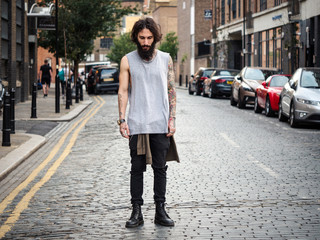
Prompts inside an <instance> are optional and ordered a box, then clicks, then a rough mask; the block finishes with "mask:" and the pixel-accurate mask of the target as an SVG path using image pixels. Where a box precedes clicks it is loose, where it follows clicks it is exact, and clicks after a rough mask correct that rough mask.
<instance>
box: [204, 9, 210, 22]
mask: <svg viewBox="0 0 320 240" xmlns="http://www.w3.org/2000/svg"><path fill="white" fill-rule="evenodd" d="M204 19H206V20H211V19H212V10H211V9H207V10H204Z"/></svg>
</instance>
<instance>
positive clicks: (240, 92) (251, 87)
mask: <svg viewBox="0 0 320 240" xmlns="http://www.w3.org/2000/svg"><path fill="white" fill-rule="evenodd" d="M277 73H279V71H278V70H277V69H275V68H258V67H244V68H243V69H242V70H241V72H240V73H239V74H238V75H237V76H235V77H234V81H233V83H232V89H231V96H230V104H231V105H232V106H235V105H237V104H238V107H239V108H245V107H246V104H251V105H253V104H254V99H255V92H256V89H257V87H258V86H260V85H261V84H262V82H263V81H265V79H266V77H268V76H270V75H274V74H277Z"/></svg>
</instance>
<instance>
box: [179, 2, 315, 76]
mask: <svg viewBox="0 0 320 240" xmlns="http://www.w3.org/2000/svg"><path fill="white" fill-rule="evenodd" d="M196 2H197V3H196V4H195V0H179V1H178V16H179V19H178V29H179V30H178V33H179V43H180V51H179V54H178V61H179V62H181V61H182V60H183V59H185V58H183V56H188V58H187V59H188V60H187V61H185V62H184V68H183V69H182V71H181V72H182V73H183V74H192V73H194V71H195V69H196V68H197V67H198V64H197V62H199V63H200V61H199V59H200V57H201V56H199V52H197V50H199V44H201V42H200V41H201V39H206V40H210V41H207V42H205V43H206V45H207V46H210V47H211V49H210V53H209V54H208V55H207V56H209V58H208V60H207V61H203V62H201V65H202V66H210V65H211V66H215V67H224V68H236V69H241V68H242V67H243V66H245V65H247V66H262V67H276V68H278V69H280V70H282V71H283V72H284V73H293V72H294V71H295V69H297V68H298V67H304V66H317V67H320V35H319V30H320V5H319V4H318V3H319V2H318V0H206V1H204V0H203V1H198V0H197V1H196ZM201 2H206V3H207V4H210V5H211V7H208V5H206V6H204V7H203V8H200V6H201ZM192 4H193V5H192ZM207 7H208V8H210V9H212V21H211V25H210V23H209V24H204V23H203V21H202V22H201V21H200V20H201V19H203V14H204V10H205V9H204V8H207ZM207 10H208V9H207ZM197 13H200V14H199V15H197ZM188 16H189V19H190V20H189V19H188ZM192 16H194V17H192ZM243 16H245V18H243ZM199 17H200V20H198V19H197V18H199ZM193 18H194V20H193ZM186 22H187V23H186ZM188 24H190V25H191V29H195V30H194V36H193V34H192V32H190V31H189V30H188V29H190V28H186V25H188ZM193 24H194V25H193ZM199 24H200V25H199ZM204 28H205V29H206V30H204ZM185 29H187V32H186V31H185ZM197 29H198V31H197ZM208 34H209V35H210V36H209V37H208ZM197 35H200V36H199V37H197ZM193 37H194V39H195V40H194V42H193V43H191V42H190V44H189V45H188V42H189V41H190V40H189V39H191V40H192V39H193ZM196 39H198V40H196ZM192 56H194V58H193V57H192ZM202 57H205V55H203V56H202ZM210 57H213V61H210V59H212V58H210ZM180 65H181V64H180Z"/></svg>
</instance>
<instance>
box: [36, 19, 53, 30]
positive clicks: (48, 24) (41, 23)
mask: <svg viewBox="0 0 320 240" xmlns="http://www.w3.org/2000/svg"><path fill="white" fill-rule="evenodd" d="M37 28H38V29H41V30H55V29H56V24H55V18H54V17H38V20H37Z"/></svg>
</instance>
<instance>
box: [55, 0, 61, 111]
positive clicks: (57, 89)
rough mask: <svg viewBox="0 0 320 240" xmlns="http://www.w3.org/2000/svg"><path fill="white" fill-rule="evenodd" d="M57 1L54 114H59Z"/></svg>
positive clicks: (57, 4)
mask: <svg viewBox="0 0 320 240" xmlns="http://www.w3.org/2000/svg"><path fill="white" fill-rule="evenodd" d="M58 1H59V0H56V92H55V93H56V101H55V107H56V113H60V85H59V77H58V73H59V54H58V33H59V32H58V9H59V2H58Z"/></svg>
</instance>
